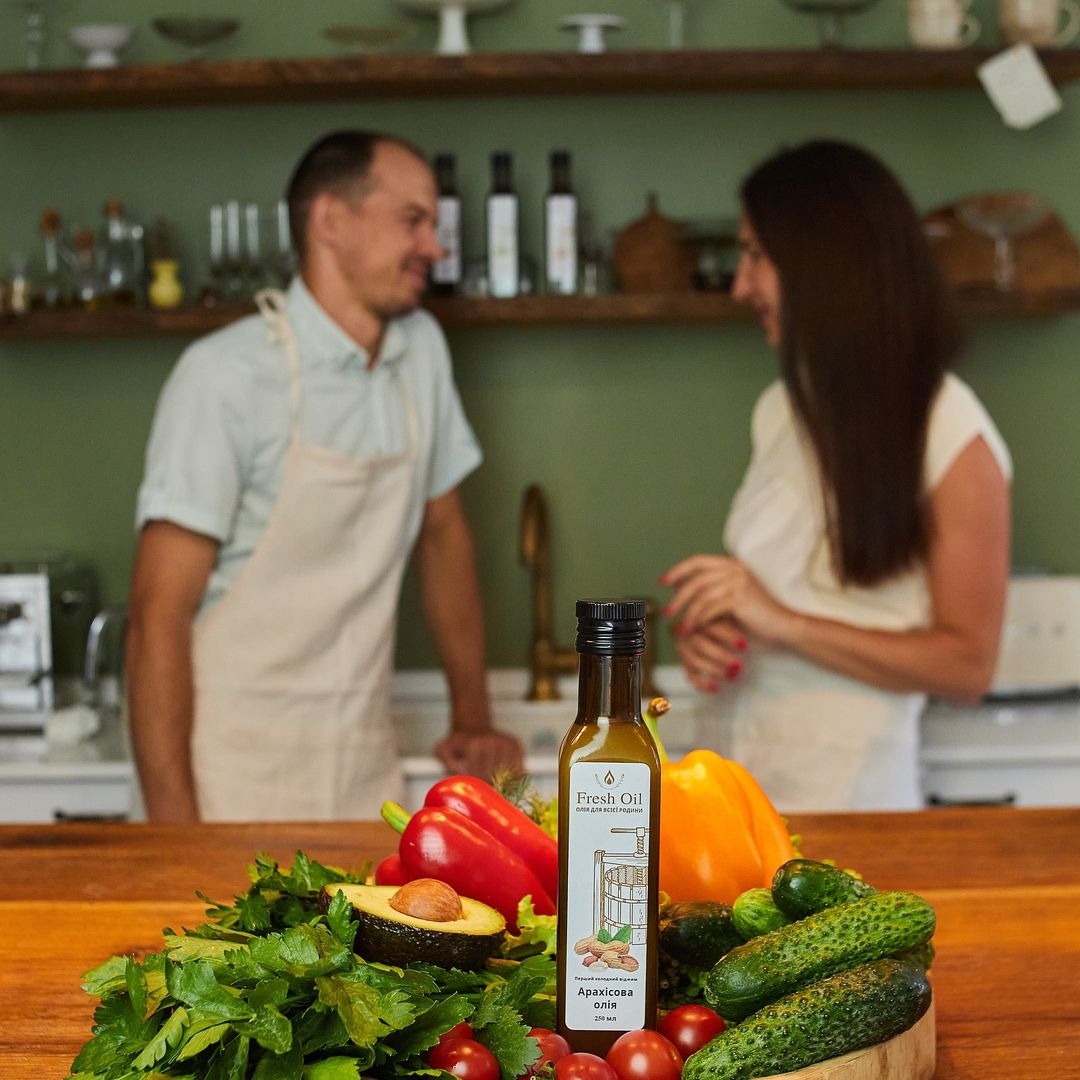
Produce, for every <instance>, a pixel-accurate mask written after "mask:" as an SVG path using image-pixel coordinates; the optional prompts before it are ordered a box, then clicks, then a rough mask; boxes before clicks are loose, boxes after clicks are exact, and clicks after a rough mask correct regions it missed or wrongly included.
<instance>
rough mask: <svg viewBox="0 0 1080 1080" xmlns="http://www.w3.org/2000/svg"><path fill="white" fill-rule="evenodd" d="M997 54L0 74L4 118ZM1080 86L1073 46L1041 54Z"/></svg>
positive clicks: (587, 89) (806, 74)
mask: <svg viewBox="0 0 1080 1080" xmlns="http://www.w3.org/2000/svg"><path fill="white" fill-rule="evenodd" d="M996 51H997V50H994V49H956V50H942V51H929V50H928V51H920V50H916V49H839V50H830V49H785V50H768V49H739V50H715V49H686V50H677V51H675V50H663V51H661V50H657V51H636V52H606V53H601V54H598V55H595V56H591V55H584V54H581V53H577V52H558V53H541V52H536V53H528V52H526V53H475V54H473V55H470V56H435V55H431V54H423V55H389V56H387V55H375V56H355V57H343V58H322V57H308V58H297V59H270V60H222V61H203V60H196V61H188V62H186V63H178V64H133V65H127V66H121V67H118V68H112V69H106V70H90V69H86V68H58V69H49V70H46V71H7V72H0V111H9V112H11V111H28V110H50V109H104V108H138V107H147V106H155V107H157V106H169V105H176V106H181V105H237V104H266V103H283V102H304V101H346V100H357V99H363V98H390V97H401V98H408V97H425V98H433V97H448V96H453V97H483V96H507V95H522V96H526V95H545V94H585V93H619V94H624V93H663V92H686V91H714V90H770V89H775V90H814V89H819V90H842V89H878V90H892V89H932V88H948V87H976V86H978V79H977V76H976V68H977V67H978V65H979V64H980V63H981V62H982V61H983V60H986V59H987V58H988V57H990V56H992V55H994V53H995V52H996ZM1040 55H1041V58H1042V61H1043V64H1044V65H1045V67H1046V69H1047V71H1048V73H1049V75H1050V78H1051V79H1052V80H1054V81H1055V82H1058V83H1061V82H1067V81H1069V80H1072V79H1076V78H1080V48H1068V49H1049V50H1044V51H1043V52H1042V53H1041V54H1040Z"/></svg>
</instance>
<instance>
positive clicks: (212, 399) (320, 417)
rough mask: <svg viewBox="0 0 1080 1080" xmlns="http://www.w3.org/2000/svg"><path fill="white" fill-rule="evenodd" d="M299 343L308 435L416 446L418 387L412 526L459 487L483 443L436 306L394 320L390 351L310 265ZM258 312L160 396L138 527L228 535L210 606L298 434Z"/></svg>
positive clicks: (297, 311) (295, 300)
mask: <svg viewBox="0 0 1080 1080" xmlns="http://www.w3.org/2000/svg"><path fill="white" fill-rule="evenodd" d="M286 306H287V311H288V316H289V321H290V323H291V325H292V328H293V333H294V334H295V335H296V340H297V344H298V347H299V353H300V371H301V389H302V394H303V407H302V411H301V415H300V427H301V438H302V440H303V441H304V442H305V443H307V444H309V445H313V446H317V447H322V448H325V449H328V450H332V451H336V452H337V453H340V454H344V455H347V456H349V457H353V458H356V459H357V460H361V461H364V460H368V459H371V458H375V457H386V456H392V455H398V454H402V453H404V452H405V451H406V450H407V449H408V445H409V423H408V413H407V406H406V400H408V401H409V402H410V403H411V405H412V408H413V409H414V411H415V413H416V418H417V438H418V440H419V445H418V446H417V448H416V449H417V456H416V466H415V474H414V483H413V485H412V492H411V496H410V499H411V501H410V508H409V523H408V529H409V532H408V537H409V543H410V544H412V542H413V541H414V540H415V539H416V536H417V533H418V532H419V529H420V523H421V520H422V518H423V513H424V507H425V505H426V503H427V502H428V501H429V500H430V499H434V498H437V497H438V496H439V495H443V494H445V493H446V492H448V491H450V490H452V489H453V488H454V487H456V486H457V485H458V484H459V483H460V482H461V480H462V479H464V477H466V476H467V475H468V474H469V473H470V472H472V470H473V469H475V468H476V467H477V465H479V464H480V461H481V460H482V455H481V453H480V447H479V445H478V444H477V441H476V437H475V436H474V434H473V432H472V428H471V427H470V426H469V423H468V421H467V420H466V418H465V413H464V410H463V409H462V407H461V401H460V399H459V397H458V393H457V388H456V387H455V385H454V380H453V372H452V369H451V363H450V351H449V349H448V348H447V345H446V339H445V338H444V337H443V334H442V330H441V329H440V328H439V325H438V323H436V322H435V320H434V319H433V318H432V317H431V315H429V314H428V313H427V312H426V311H415V312H412V313H411V314H409V315H406V316H405V317H403V318H401V319H396V320H394V321H393V322H391V323H390V324H389V325H388V327H387V330H386V334H385V335H384V337H383V344H382V349H381V351H380V353H379V358H378V362H377V363H376V364H375V366H374V367H373V368H371V369H370V370H368V368H367V362H368V355H367V353H366V351H365V350H364V349H362V348H360V346H359V345H357V344H356V342H354V341H353V340H352V339H351V338H350V337H349V336H348V335H347V334H346V333H345V332H344V331H343V330H342V329H341V328H340V327H339V326H338V325H337V323H335V322H334V321H333V319H331V318H330V316H329V315H328V314H327V313H326V312H325V311H324V310H323V309H322V308H321V307H320V306H319V304H318V303H317V302H316V300H315V299H314V297H313V296H312V295H311V293H310V292H309V291H308V290H307V288H306V287H305V285H304V283H303V282H302V281H301V280H300V278H295V279H294V280H293V282H292V284H291V285H290V287H289V291H288V294H287V304H286ZM267 331H268V328H267V324H266V322H265V321H264V320H263V318H262V316H261V315H254V316H251V317H249V318H246V319H241V320H240V321H239V322H236V323H233V324H232V325H230V326H227V327H225V328H224V329H222V330H219V331H217V332H216V333H213V334H210V335H208V336H207V337H204V338H201V339H200V340H199V341H196V342H194V343H193V344H192V345H191V346H190V347H189V348H188V349H186V350H185V351H184V354H183V355H182V356H181V357H180V360H179V362H178V363H177V365H176V367H175V368H174V369H173V371H172V373H171V374H170V376H169V378H168V380H167V381H166V383H165V386H164V388H163V390H162V392H161V397H160V399H159V400H158V405H157V411H156V413H155V416H154V424H153V428H152V430H151V433H150V442H149V445H148V447H147V451H146V472H145V475H144V477H143V482H142V485H141V487H140V488H139V495H138V506H137V509H136V515H135V517H136V526H137V527H138V528H141V527H142V526H143V525H144V524H145V523H146V522H147V521H152V520H166V521H171V522H174V523H175V524H177V525H181V526H183V527H184V528H187V529H191V530H193V531H194V532H198V533H203V534H205V535H207V536H210V537H213V538H214V539H215V540H218V541H220V543H221V548H220V550H219V552H218V557H217V562H216V564H215V566H214V569H213V571H212V573H211V576H210V580H209V583H208V585H207V589H206V592H205V594H204V596H203V599H202V606H201V609H200V611H201V612H202V611H205V610H206V609H207V608H208V607H209V606H211V605H212V604H213V603H215V602H216V601H217V600H219V599H220V598H221V597H222V596H223V595H224V594H225V591H226V590H227V589H228V588H229V586H230V585H232V584H233V582H235V581H236V579H237V578H238V577H239V575H240V571H241V570H242V568H243V566H244V564H245V563H246V561H247V559H248V558H249V557H250V555H251V553H252V552H253V551H254V550H255V545H256V544H257V543H258V541H259V538H260V537H261V536H262V534H263V531H264V530H265V528H266V524H267V522H268V521H269V519H270V514H271V511H272V510H273V508H274V503H275V502H276V500H277V496H278V492H279V490H280V488H281V480H282V474H283V469H284V463H285V453H286V451H287V449H288V446H289V379H288V367H287V364H286V360H285V353H284V351H283V349H282V347H281V345H280V344H276V343H272V342H271V341H270V339H269V336H268V332H267Z"/></svg>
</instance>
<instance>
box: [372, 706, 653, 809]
mask: <svg viewBox="0 0 1080 1080" xmlns="http://www.w3.org/2000/svg"><path fill="white" fill-rule="evenodd" d="M670 708H671V702H670V701H668V699H667V698H662V697H654V698H653V699H652V701H650V702H649V707H648V708H647V709H646V710H645V726H646V727H647V728H648V729H649V734H650V735H651V736H652V738H653V742H654V743H656V754H657V756H658V757H659V758H660V764H661V765H665V764H667V762H668V760H669V759H668V755H667V750H665V749H664V741H663V740H662V739H661V738H660V729H659V726H658V724H657V721H658V720H659V719H660V717H661V716H663V715H664V713H666V712H667V711H668V710H669V709H670ZM383 816H384V817H385V816H386V815H385V814H384V815H383Z"/></svg>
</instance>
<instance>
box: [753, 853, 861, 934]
mask: <svg viewBox="0 0 1080 1080" xmlns="http://www.w3.org/2000/svg"><path fill="white" fill-rule="evenodd" d="M875 892H877V889H875V888H874V887H873V886H872V885H867V884H866V882H865V881H860V880H859V879H858V878H857V877H855V876H854V875H852V874H849V873H848V872H847V871H846V870H839V869H837V868H836V867H835V866H830V865H829V864H828V863H823V862H814V860H813V859H791V860H790V861H789V862H786V863H784V865H783V866H781V867H780V869H779V870H777V871H776V874H775V876H774V877H773V882H772V898H773V902H774V903H775V904H776V906H777V907H778V908H779V909H780V910H781V911H782V912H783V913H784V914H785V915H786V916H787V917H788V918H789V919H802V918H805V917H806V916H807V915H813V914H814V913H815V912H816V911H824V910H825V908H828V907H835V906H836V905H837V904H849V903H851V901H852V900H859V899H861V898H862V897H864V896H871V895H872V894H873V893H875Z"/></svg>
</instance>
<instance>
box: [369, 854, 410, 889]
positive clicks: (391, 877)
mask: <svg viewBox="0 0 1080 1080" xmlns="http://www.w3.org/2000/svg"><path fill="white" fill-rule="evenodd" d="M408 881H409V879H408V878H407V877H406V876H405V871H404V870H402V868H401V856H400V855H397V854H395V855H387V856H386V858H385V859H383V860H382V862H380V863H379V865H378V866H376V867H375V884H376V885H405V884H407V883H408Z"/></svg>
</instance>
